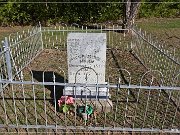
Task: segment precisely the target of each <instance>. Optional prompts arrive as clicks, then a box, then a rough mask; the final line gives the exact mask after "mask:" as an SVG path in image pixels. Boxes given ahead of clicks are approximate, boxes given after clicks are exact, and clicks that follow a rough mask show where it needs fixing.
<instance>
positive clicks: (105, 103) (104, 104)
mask: <svg viewBox="0 0 180 135" xmlns="http://www.w3.org/2000/svg"><path fill="white" fill-rule="evenodd" d="M76 104H77V105H79V106H83V105H85V104H88V105H92V107H93V109H94V110H95V111H96V112H106V113H107V112H111V110H112V109H113V104H112V101H111V100H109V99H107V100H106V99H98V100H95V99H91V100H90V99H87V100H86V101H85V100H82V99H76Z"/></svg>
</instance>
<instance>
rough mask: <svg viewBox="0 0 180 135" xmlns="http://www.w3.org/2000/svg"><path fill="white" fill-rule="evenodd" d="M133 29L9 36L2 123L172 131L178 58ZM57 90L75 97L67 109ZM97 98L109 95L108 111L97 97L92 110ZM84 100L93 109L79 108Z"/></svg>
mask: <svg viewBox="0 0 180 135" xmlns="http://www.w3.org/2000/svg"><path fill="white" fill-rule="evenodd" d="M131 31H132V32H134V33H135V34H134V36H133V37H130V36H128V35H123V34H122V33H119V32H118V31H117V29H116V30H115V29H111V30H110V29H107V28H106V29H96V30H92V29H87V28H85V29H83V28H81V29H80V28H75V27H73V28H72V27H71V28H69V27H59V28H54V29H51V30H47V29H41V27H37V28H34V29H33V30H32V31H31V32H29V33H28V32H27V33H26V35H25V33H24V36H25V37H22V36H21V35H18V36H17V35H15V37H18V38H13V37H11V38H9V39H10V40H9V41H8V43H9V46H10V47H9V48H10V51H7V50H6V48H5V50H4V52H2V55H1V63H4V65H3V64H2V65H1V100H0V107H1V108H2V109H0V113H1V115H0V126H1V128H0V130H1V129H2V130H4V131H7V130H8V131H32V130H33V131H39V132H41V131H42V132H44V131H49V130H55V131H58V130H63V129H65V130H67V129H72V130H75V129H77V130H105V131H108V130H111V131H124V130H125V131H147V132H148V131H149V132H150V131H151V132H156V131H163V132H175V133H178V132H179V125H180V121H179V120H180V113H179V74H178V70H179V63H178V61H176V60H175V59H174V58H173V59H171V57H170V54H167V53H165V51H164V49H163V48H162V47H161V46H160V48H159V47H157V46H155V45H154V44H153V43H152V42H149V41H148V40H150V41H152V39H148V40H146V36H147V35H145V34H144V33H143V32H142V31H141V32H140V31H139V30H138V29H136V28H133V29H131ZM68 34H69V37H68ZM75 39H76V40H78V39H79V40H78V42H76V41H75ZM147 41H148V42H147ZM5 43H7V42H5ZM8 52H9V57H10V61H7V59H6V57H7V56H6V55H7V54H8ZM95 53H96V54H95ZM72 54H73V55H72ZM174 61H175V62H174ZM9 64H10V66H8V65H9ZM8 67H12V69H11V68H8ZM165 67H166V68H165ZM167 69H168V70H167ZM169 69H171V70H170V71H169ZM172 69H173V70H172ZM79 73H80V74H79ZM98 75H99V76H98ZM97 76H98V77H99V79H98V78H97ZM169 78H171V79H169ZM11 79H12V80H11ZM91 91H92V93H91ZM98 91H101V92H102V93H100V94H99V93H98ZM101 94H102V95H101ZM63 95H69V97H73V99H75V101H74V102H73V101H72V102H73V107H72V108H71V107H70V106H66V104H65V106H66V107H67V108H66V107H64V110H63V109H62V105H60V106H59V101H58V100H60V99H61V96H63ZM91 96H92V97H91ZM66 98H68V97H66ZM69 99H70V98H69ZM65 100H66V99H65ZM78 100H80V101H81V103H79V102H80V101H78ZM89 100H90V102H89ZM93 100H95V102H94V101H93ZM102 100H103V101H104V102H105V103H107V102H109V100H110V101H111V102H112V105H111V107H110V111H107V110H106V109H103V108H106V107H107V105H104V104H102V103H101V107H100V110H101V111H98V109H97V106H96V105H97V104H98V103H99V102H101V101H102ZM61 101H62V100H61ZM69 101H70V100H69ZM69 101H68V102H67V104H68V103H69ZM78 105H81V107H82V108H81V107H79V106H78ZM88 105H89V106H88ZM98 105H99V104H98ZM86 106H88V107H89V108H91V107H92V108H91V110H92V113H91V115H88V113H90V112H91V110H88V109H87V112H86V111H85V110H84V112H81V109H82V110H83V109H85V107H86ZM68 107H69V108H68ZM84 113H85V115H84Z"/></svg>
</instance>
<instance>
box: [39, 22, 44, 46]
mask: <svg viewBox="0 0 180 135" xmlns="http://www.w3.org/2000/svg"><path fill="white" fill-rule="evenodd" d="M39 30H40V33H41V44H42V50H43V49H44V45H43V39H42V27H41V23H40V22H39Z"/></svg>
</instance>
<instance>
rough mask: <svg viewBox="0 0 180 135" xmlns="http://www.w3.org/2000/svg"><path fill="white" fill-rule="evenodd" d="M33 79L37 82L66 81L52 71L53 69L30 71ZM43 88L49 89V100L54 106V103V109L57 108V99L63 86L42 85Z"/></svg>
mask: <svg viewBox="0 0 180 135" xmlns="http://www.w3.org/2000/svg"><path fill="white" fill-rule="evenodd" d="M32 73H33V77H34V79H36V80H37V81H39V82H54V83H55V82H58V83H64V82H67V80H65V79H64V77H63V76H61V75H59V74H57V73H55V72H53V71H46V72H43V71H34V70H33V71H32ZM44 87H45V88H47V89H48V90H50V92H51V93H50V97H51V99H52V100H50V102H51V103H52V104H53V105H54V106H55V104H56V107H57V108H56V110H59V106H58V100H59V99H60V97H61V96H62V95H63V89H64V86H60V85H44Z"/></svg>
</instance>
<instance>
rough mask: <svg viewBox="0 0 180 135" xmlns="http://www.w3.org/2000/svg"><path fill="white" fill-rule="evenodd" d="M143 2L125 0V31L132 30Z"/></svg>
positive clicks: (123, 26)
mask: <svg viewBox="0 0 180 135" xmlns="http://www.w3.org/2000/svg"><path fill="white" fill-rule="evenodd" d="M140 1H141V0H124V11H123V25H122V28H123V29H128V28H131V27H132V26H133V24H134V19H135V17H136V15H137V14H138V9H139V7H140Z"/></svg>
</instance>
